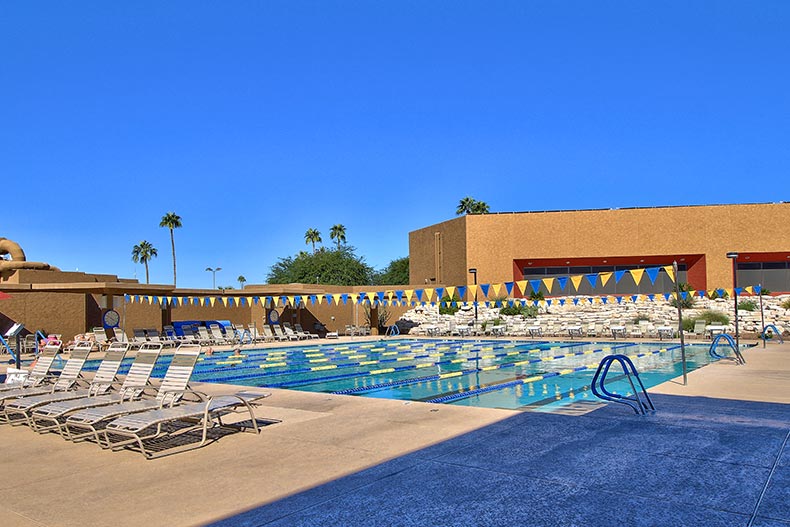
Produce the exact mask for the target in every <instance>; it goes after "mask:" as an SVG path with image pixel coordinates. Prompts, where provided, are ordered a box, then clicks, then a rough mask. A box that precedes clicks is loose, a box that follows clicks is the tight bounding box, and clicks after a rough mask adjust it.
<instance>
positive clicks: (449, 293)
mask: <svg viewBox="0 0 790 527" xmlns="http://www.w3.org/2000/svg"><path fill="white" fill-rule="evenodd" d="M444 290H445V291H447V296H449V297H450V300H452V299H453V295H454V294H455V286H452V285H450V286H447V287H445V288H444Z"/></svg>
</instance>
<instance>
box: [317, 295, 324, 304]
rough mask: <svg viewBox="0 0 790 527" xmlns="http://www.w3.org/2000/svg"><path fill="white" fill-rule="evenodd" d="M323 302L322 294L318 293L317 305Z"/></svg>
mask: <svg viewBox="0 0 790 527" xmlns="http://www.w3.org/2000/svg"><path fill="white" fill-rule="evenodd" d="M323 302H324V295H318V305H319V306H320V305H321V304H322V303H323Z"/></svg>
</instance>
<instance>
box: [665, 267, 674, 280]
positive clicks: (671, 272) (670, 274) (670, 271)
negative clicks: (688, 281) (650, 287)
mask: <svg viewBox="0 0 790 527" xmlns="http://www.w3.org/2000/svg"><path fill="white" fill-rule="evenodd" d="M662 269H663V270H664V272H665V273H667V276H668V277H669V279H670V280H672V281H673V282H674V281H675V269H674V268H673V267H672V266H671V265H665V266H664V267H662Z"/></svg>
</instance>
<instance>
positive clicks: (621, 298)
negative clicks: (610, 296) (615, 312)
mask: <svg viewBox="0 0 790 527" xmlns="http://www.w3.org/2000/svg"><path fill="white" fill-rule="evenodd" d="M614 298H615V300H617V303H618V304H622V303H623V297H621V296H616V297H614Z"/></svg>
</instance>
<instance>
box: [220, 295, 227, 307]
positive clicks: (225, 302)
mask: <svg viewBox="0 0 790 527" xmlns="http://www.w3.org/2000/svg"><path fill="white" fill-rule="evenodd" d="M219 299H220V300H221V301H222V303H223V304H225V307H228V297H226V296H221V297H220V298H219Z"/></svg>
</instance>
